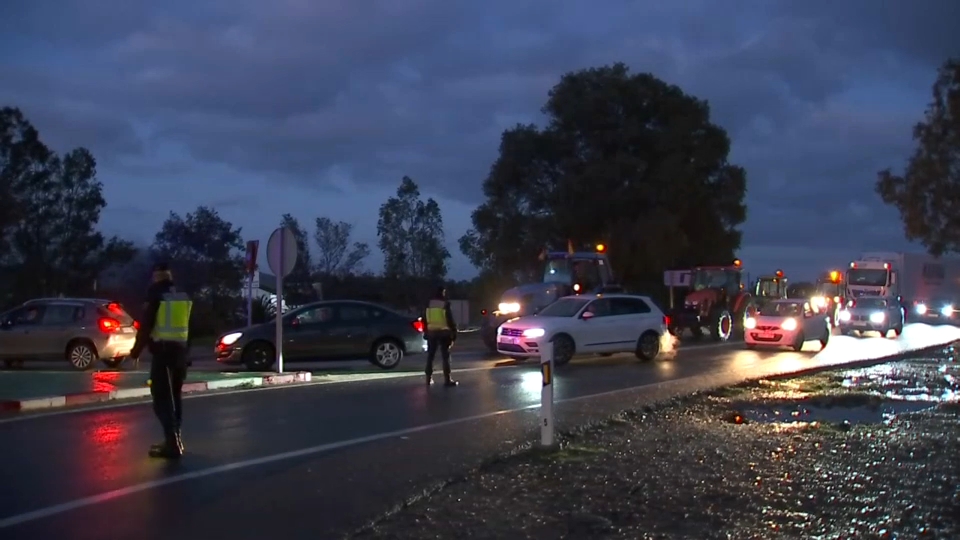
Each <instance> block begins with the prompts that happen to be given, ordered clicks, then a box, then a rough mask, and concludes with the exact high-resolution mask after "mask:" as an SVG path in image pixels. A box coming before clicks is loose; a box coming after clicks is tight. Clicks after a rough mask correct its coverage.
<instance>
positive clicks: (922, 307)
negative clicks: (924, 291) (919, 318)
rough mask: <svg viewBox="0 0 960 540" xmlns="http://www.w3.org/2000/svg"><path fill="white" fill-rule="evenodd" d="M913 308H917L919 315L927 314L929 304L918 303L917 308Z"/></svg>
mask: <svg viewBox="0 0 960 540" xmlns="http://www.w3.org/2000/svg"><path fill="white" fill-rule="evenodd" d="M913 309H915V310H916V311H917V314H918V315H926V314H927V305H926V304H917V307H915V308H913Z"/></svg>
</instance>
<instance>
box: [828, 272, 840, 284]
mask: <svg viewBox="0 0 960 540" xmlns="http://www.w3.org/2000/svg"><path fill="white" fill-rule="evenodd" d="M830 281H833V282H837V281H840V272H837V271H836V270H832V271H831V272H830Z"/></svg>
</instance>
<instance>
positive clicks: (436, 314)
mask: <svg viewBox="0 0 960 540" xmlns="http://www.w3.org/2000/svg"><path fill="white" fill-rule="evenodd" d="M434 330H450V327H449V326H448V325H447V307H446V302H444V301H443V300H431V301H430V303H429V304H427V331H434Z"/></svg>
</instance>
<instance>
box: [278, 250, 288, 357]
mask: <svg viewBox="0 0 960 540" xmlns="http://www.w3.org/2000/svg"><path fill="white" fill-rule="evenodd" d="M285 247H286V242H284V235H283V234H281V235H280V261H281V264H282V261H283V257H284V255H285V253H284V251H285V249H284V248H285ZM276 343H277V372H278V373H283V270H282V269H281V271H280V272H277V341H276Z"/></svg>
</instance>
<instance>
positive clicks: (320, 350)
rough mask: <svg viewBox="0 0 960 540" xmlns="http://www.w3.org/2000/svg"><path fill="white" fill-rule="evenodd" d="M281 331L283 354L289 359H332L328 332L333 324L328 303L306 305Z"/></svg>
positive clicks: (333, 355) (331, 343)
mask: <svg viewBox="0 0 960 540" xmlns="http://www.w3.org/2000/svg"><path fill="white" fill-rule="evenodd" d="M290 323H291V324H290V325H289V326H288V327H286V328H285V329H284V335H283V354H284V357H285V358H289V359H291V360H324V359H330V358H334V357H335V356H336V354H335V351H336V347H335V343H336V340H335V339H334V338H333V336H332V334H331V331H332V330H333V327H334V324H335V310H334V306H333V305H332V304H323V305H320V306H308V307H306V308H303V309H302V310H300V311H299V312H295V314H294V315H293V316H292V318H291V321H290Z"/></svg>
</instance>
